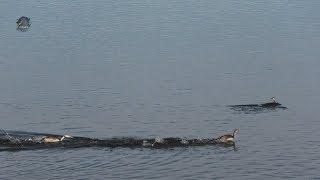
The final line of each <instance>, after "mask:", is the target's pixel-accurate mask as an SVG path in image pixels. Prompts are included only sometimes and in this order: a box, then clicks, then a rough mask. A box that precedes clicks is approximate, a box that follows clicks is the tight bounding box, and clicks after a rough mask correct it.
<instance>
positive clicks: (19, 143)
mask: <svg viewBox="0 0 320 180" xmlns="http://www.w3.org/2000/svg"><path fill="white" fill-rule="evenodd" d="M206 145H217V146H222V147H233V148H234V149H235V143H234V139H229V140H228V141H220V140H219V138H217V139H214V138H212V139H207V138H197V139H185V138H175V137H168V138H161V137H156V138H150V139H143V138H132V137H121V138H108V139H96V138H87V137H74V136H70V135H63V136H62V135H53V134H39V133H29V132H20V131H11V132H6V131H2V132H0V151H7V150H27V149H28V150H31V149H42V148H52V147H64V148H77V147H109V148H116V147H128V148H174V147H188V146H206Z"/></svg>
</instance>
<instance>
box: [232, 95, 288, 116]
mask: <svg viewBox="0 0 320 180" xmlns="http://www.w3.org/2000/svg"><path fill="white" fill-rule="evenodd" d="M271 99H272V102H269V103H263V104H242V105H230V106H227V107H230V108H231V109H232V110H235V111H243V112H245V113H250V112H256V113H258V112H266V111H274V110H276V109H287V107H285V106H282V105H281V104H280V103H278V102H277V101H276V99H275V97H272V98H271Z"/></svg>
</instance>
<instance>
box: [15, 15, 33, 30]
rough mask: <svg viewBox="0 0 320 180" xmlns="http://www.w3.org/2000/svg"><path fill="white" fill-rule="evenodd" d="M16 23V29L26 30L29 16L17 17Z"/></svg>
mask: <svg viewBox="0 0 320 180" xmlns="http://www.w3.org/2000/svg"><path fill="white" fill-rule="evenodd" d="M16 23H17V25H18V27H17V30H18V31H22V32H24V31H27V30H28V29H29V27H30V26H31V23H30V18H28V17H26V16H21V17H20V18H19V19H17V22H16Z"/></svg>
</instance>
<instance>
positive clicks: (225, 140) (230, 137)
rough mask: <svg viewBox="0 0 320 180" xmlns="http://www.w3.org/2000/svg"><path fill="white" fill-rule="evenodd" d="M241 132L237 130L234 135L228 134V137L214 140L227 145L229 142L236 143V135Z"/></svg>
mask: <svg viewBox="0 0 320 180" xmlns="http://www.w3.org/2000/svg"><path fill="white" fill-rule="evenodd" d="M237 132H239V130H238V129H235V130H234V131H233V134H232V135H231V134H227V135H223V136H220V137H218V138H216V139H214V140H215V141H216V142H221V143H227V142H234V139H235V135H236V133H237Z"/></svg>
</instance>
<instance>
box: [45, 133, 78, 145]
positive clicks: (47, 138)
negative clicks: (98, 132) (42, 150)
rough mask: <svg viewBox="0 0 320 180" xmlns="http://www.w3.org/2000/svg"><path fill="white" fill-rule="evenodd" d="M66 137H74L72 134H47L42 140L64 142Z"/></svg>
mask: <svg viewBox="0 0 320 180" xmlns="http://www.w3.org/2000/svg"><path fill="white" fill-rule="evenodd" d="M65 138H73V137H72V136H70V135H67V134H65V135H63V136H62V137H61V136H45V137H43V138H42V142H44V143H57V142H62V141H63V140H64V139H65Z"/></svg>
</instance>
